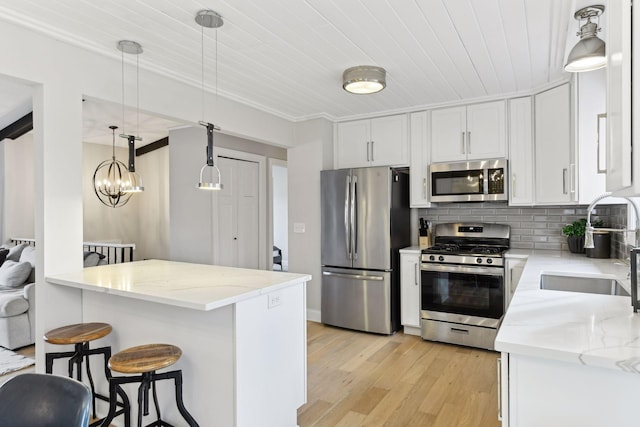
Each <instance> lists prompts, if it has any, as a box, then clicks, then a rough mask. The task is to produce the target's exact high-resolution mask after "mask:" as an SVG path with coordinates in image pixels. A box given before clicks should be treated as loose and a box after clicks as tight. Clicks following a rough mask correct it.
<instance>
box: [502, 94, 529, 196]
mask: <svg viewBox="0 0 640 427" xmlns="http://www.w3.org/2000/svg"><path fill="white" fill-rule="evenodd" d="M531 113H532V111H531V98H530V97H525V98H516V99H512V100H510V101H509V147H510V148H509V165H508V168H509V175H510V176H511V185H510V186H509V204H510V205H512V206H517V205H527V206H530V205H533V131H532V126H531V122H532V114H531Z"/></svg>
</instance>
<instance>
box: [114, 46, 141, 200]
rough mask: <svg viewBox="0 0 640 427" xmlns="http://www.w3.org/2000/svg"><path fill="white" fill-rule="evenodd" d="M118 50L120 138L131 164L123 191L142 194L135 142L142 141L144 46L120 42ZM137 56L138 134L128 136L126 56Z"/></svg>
mask: <svg viewBox="0 0 640 427" xmlns="http://www.w3.org/2000/svg"><path fill="white" fill-rule="evenodd" d="M118 50H119V51H120V52H121V57H122V133H121V134H120V138H125V139H126V140H127V142H128V146H129V164H128V166H127V173H126V178H125V179H123V187H122V191H123V192H125V193H128V194H130V193H140V192H142V191H144V186H143V185H142V177H141V176H140V174H138V173H137V172H136V164H135V157H136V156H135V151H136V148H135V142H136V141H142V138H140V136H139V135H140V66H139V56H138V55H140V54H141V53H142V46H141V45H140V43H137V42H134V41H131V40H120V41H119V42H118ZM125 53H127V54H130V55H136V134H137V135H128V134H127V133H126V132H125V119H124V86H125V84H124V54H125Z"/></svg>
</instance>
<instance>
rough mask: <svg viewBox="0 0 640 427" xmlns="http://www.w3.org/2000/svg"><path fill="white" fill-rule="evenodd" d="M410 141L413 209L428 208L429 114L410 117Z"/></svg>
mask: <svg viewBox="0 0 640 427" xmlns="http://www.w3.org/2000/svg"><path fill="white" fill-rule="evenodd" d="M409 119H410V121H409V126H410V131H409V135H410V138H409V141H410V143H411V144H410V152H411V157H410V161H409V170H410V172H411V173H410V174H409V187H410V191H411V207H412V208H428V207H430V206H431V203H429V187H428V185H429V173H428V172H429V171H428V169H429V146H428V143H429V142H428V132H429V123H428V121H429V113H428V112H426V111H422V112H419V113H412V114H411V116H410V117H409Z"/></svg>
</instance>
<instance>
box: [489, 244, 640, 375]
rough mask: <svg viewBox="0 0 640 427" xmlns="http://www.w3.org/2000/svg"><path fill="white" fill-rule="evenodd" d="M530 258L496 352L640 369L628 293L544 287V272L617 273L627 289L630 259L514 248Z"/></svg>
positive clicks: (637, 326) (639, 338) (638, 323)
mask: <svg viewBox="0 0 640 427" xmlns="http://www.w3.org/2000/svg"><path fill="white" fill-rule="evenodd" d="M507 257H511V258H524V257H526V258H527V263H526V265H525V268H524V271H523V273H522V277H521V279H520V281H519V283H518V287H517V289H516V291H515V294H514V296H513V299H512V301H511V304H510V306H509V308H508V310H507V313H506V314H505V317H504V319H503V321H502V324H501V326H500V330H499V332H498V336H497V338H496V342H495V348H496V350H497V351H504V352H508V353H512V354H521V355H528V356H534V357H540V358H546V359H554V360H560V361H564V362H572V363H579V364H583V365H588V366H597V367H602V368H608V369H616V370H621V371H624V372H631V373H640V315H637V314H634V313H633V309H632V307H631V300H630V298H629V297H622V296H610V295H595V294H588V293H579V292H564V291H552V290H542V289H540V275H541V273H544V272H562V273H574V274H578V275H593V276H603V275H604V276H606V277H615V278H616V279H617V280H618V281H619V282H621V284H622V285H623V287H624V288H625V290H627V291H629V287H630V280H629V278H628V272H629V266H628V264H626V263H624V262H622V261H620V260H614V259H593V258H587V257H585V256H584V255H579V254H571V253H568V252H560V251H544V250H535V251H526V250H511V251H509V252H508V253H507Z"/></svg>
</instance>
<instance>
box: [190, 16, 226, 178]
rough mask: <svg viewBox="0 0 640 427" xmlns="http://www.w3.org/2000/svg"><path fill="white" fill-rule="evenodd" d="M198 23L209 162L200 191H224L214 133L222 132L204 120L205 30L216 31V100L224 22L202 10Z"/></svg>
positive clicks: (201, 172) (201, 170)
mask: <svg viewBox="0 0 640 427" xmlns="http://www.w3.org/2000/svg"><path fill="white" fill-rule="evenodd" d="M195 19H196V22H197V23H198V25H200V27H201V29H200V36H201V41H202V120H200V121H199V122H198V123H199V124H200V125H202V126H204V127H206V128H207V162H206V163H205V164H204V166H202V168H201V169H200V180H199V181H198V188H199V189H200V190H222V189H223V185H222V181H221V178H220V169H219V168H218V167H217V166H216V165H215V163H214V162H213V157H214V155H213V131H214V130H220V128H219V127H217V126H215V125H214V124H213V123H209V122H207V121H205V120H204V116H205V111H204V106H205V102H204V95H205V92H204V29H205V27H206V28H215V30H216V50H215V55H216V56H215V64H216V84H215V86H216V100H217V98H218V28H220V27H222V25H223V24H224V21H223V20H222V16H220V14H219V13H217V12H214V11H213V10H206V9H205V10H201V11H199V12H198V13H197V14H196V18H195ZM206 168H211V175H212V176H211V180H209V181H205V180H204V179H203V174H204V171H205V169H206ZM214 171H215V172H216V178H217V179H214V177H213V173H214Z"/></svg>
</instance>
